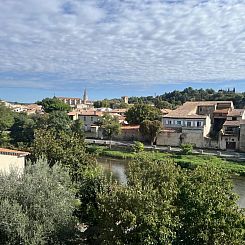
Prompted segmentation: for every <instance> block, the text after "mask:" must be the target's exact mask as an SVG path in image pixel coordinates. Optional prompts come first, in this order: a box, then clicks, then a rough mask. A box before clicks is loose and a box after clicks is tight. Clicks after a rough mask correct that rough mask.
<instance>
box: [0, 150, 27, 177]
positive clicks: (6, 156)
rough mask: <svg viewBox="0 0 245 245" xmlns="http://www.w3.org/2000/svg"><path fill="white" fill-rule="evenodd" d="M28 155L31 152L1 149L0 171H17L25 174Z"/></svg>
mask: <svg viewBox="0 0 245 245" xmlns="http://www.w3.org/2000/svg"><path fill="white" fill-rule="evenodd" d="M27 155H29V152H23V151H16V150H10V149H5V148H0V171H2V172H4V173H9V172H10V170H11V169H16V170H18V171H19V172H20V173H23V171H24V168H25V157H26V156H27Z"/></svg>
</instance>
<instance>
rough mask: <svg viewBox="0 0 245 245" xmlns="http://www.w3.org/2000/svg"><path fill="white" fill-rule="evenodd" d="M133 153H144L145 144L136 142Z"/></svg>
mask: <svg viewBox="0 0 245 245" xmlns="http://www.w3.org/2000/svg"><path fill="white" fill-rule="evenodd" d="M132 151H133V152H135V153H139V152H142V151H144V144H143V143H141V142H140V141H134V144H133V145H132Z"/></svg>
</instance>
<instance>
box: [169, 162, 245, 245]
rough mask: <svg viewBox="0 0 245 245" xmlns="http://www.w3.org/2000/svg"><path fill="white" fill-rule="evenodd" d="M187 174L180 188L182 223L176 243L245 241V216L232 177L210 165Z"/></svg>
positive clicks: (179, 208) (179, 198)
mask: <svg viewBox="0 0 245 245" xmlns="http://www.w3.org/2000/svg"><path fill="white" fill-rule="evenodd" d="M187 173H188V174H186V175H183V178H182V180H181V182H180V187H179V193H178V198H177V203H176V205H177V206H178V216H179V219H180V223H181V226H180V227H179V229H178V230H177V233H176V234H177V236H176V239H175V242H174V243H173V244H176V245H179V244H193V245H199V244H204V245H209V244H222V245H223V244H224V245H230V244H233V245H240V244H245V216H244V213H243V211H242V210H239V208H238V206H237V204H236V201H237V196H236V195H235V194H234V193H233V185H232V183H231V181H230V178H229V176H228V175H227V174H225V173H224V172H222V171H220V170H217V169H214V168H211V167H198V168H196V169H195V170H194V171H188V172H187Z"/></svg>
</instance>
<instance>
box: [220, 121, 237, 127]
mask: <svg viewBox="0 0 245 245" xmlns="http://www.w3.org/2000/svg"><path fill="white" fill-rule="evenodd" d="M223 126H237V127H239V126H240V121H238V120H237V121H225V123H224V124H223Z"/></svg>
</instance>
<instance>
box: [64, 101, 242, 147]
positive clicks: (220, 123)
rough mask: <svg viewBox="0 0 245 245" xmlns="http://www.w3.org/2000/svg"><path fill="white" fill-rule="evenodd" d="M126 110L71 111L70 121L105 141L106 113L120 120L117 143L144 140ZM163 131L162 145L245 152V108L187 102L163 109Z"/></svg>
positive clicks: (137, 126)
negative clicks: (101, 123)
mask: <svg viewBox="0 0 245 245" xmlns="http://www.w3.org/2000/svg"><path fill="white" fill-rule="evenodd" d="M126 111H127V109H110V108H99V109H94V108H89V109H86V110H85V109H83V110H82V109H81V110H79V109H76V110H74V111H72V112H69V113H68V115H69V117H70V118H71V119H73V120H76V119H80V120H82V121H83V123H84V130H85V132H86V136H87V137H89V138H102V133H101V132H100V130H99V126H98V124H97V123H98V121H99V118H100V117H101V116H103V115H104V114H105V113H108V114H110V115H113V116H115V117H118V119H119V122H120V123H121V125H122V127H121V129H122V130H121V131H122V133H121V135H119V136H116V137H115V139H116V140H143V138H142V136H141V134H140V133H139V125H128V123H127V121H126V118H125V112H126ZM161 112H162V114H161V115H159V116H162V125H163V130H162V131H161V132H160V133H159V134H158V136H157V140H156V144H157V145H159V146H161V145H162V146H180V145H181V144H185V143H190V144H193V145H194V146H196V147H198V148H210V149H222V150H238V151H245V109H235V108H234V105H233V102H232V101H196V102H186V103H184V104H183V105H182V106H180V107H178V108H177V109H175V110H168V109H163V110H162V111H161Z"/></svg>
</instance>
